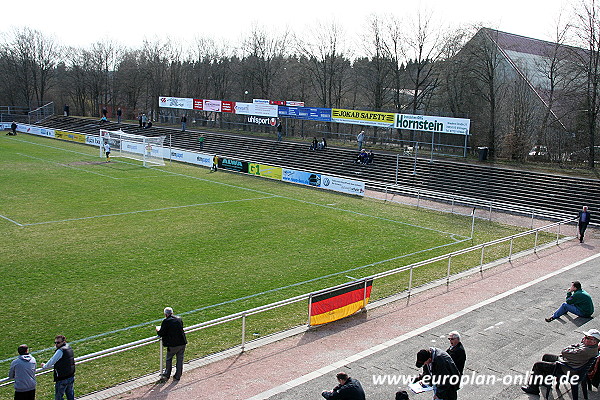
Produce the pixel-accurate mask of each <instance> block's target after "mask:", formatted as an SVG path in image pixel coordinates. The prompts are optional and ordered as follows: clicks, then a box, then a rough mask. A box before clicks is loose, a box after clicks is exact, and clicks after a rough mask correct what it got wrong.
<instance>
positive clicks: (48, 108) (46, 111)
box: [28, 102, 54, 124]
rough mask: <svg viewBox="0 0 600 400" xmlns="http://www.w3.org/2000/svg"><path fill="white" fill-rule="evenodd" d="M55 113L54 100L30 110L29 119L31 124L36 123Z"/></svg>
mask: <svg viewBox="0 0 600 400" xmlns="http://www.w3.org/2000/svg"><path fill="white" fill-rule="evenodd" d="M52 115H54V102H50V103H48V104H45V105H43V106H41V107H38V108H36V109H35V110H32V111H29V113H28V119H29V123H30V124H35V123H39V122H42V121H43V120H45V119H46V118H49V117H51V116H52Z"/></svg>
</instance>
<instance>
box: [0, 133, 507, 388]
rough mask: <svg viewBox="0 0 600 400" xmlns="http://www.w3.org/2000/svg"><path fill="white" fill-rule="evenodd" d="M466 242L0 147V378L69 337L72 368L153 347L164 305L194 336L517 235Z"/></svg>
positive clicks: (94, 162) (265, 191)
mask: <svg viewBox="0 0 600 400" xmlns="http://www.w3.org/2000/svg"><path fill="white" fill-rule="evenodd" d="M470 230H471V219H470V218H465V217H461V216H456V215H448V214H443V213H437V212H430V211H424V210H421V209H414V208H413V207H408V206H402V205H397V204H389V203H384V202H381V201H378V200H373V199H368V198H357V197H352V196H345V195H340V194H336V193H331V192H326V191H321V190H313V189H309V188H306V187H302V186H296V185H290V184H284V183H281V182H275V181H271V180H268V179H262V178H256V177H252V176H243V175H239V174H234V173H226V172H222V171H219V172H217V173H211V172H210V171H209V170H208V169H204V168H197V167H192V166H188V165H182V164H176V163H173V164H171V165H169V164H168V165H166V166H165V167H160V168H144V167H142V166H141V165H140V164H139V163H137V162H135V161H131V160H127V159H120V158H113V160H112V161H111V162H110V163H107V162H104V160H103V159H102V158H100V157H99V155H98V149H97V148H93V147H88V146H83V145H78V144H74V143H67V142H60V141H56V140H50V139H45V138H40V137H35V136H28V135H19V136H17V137H6V136H2V137H0V234H1V237H2V242H1V243H0V279H1V280H2V282H3V283H2V291H0V301H1V304H3V305H4V309H5V315H4V316H3V318H2V319H1V320H0V329H1V330H2V331H3V332H5V333H6V337H7V340H4V341H2V343H0V368H4V370H6V371H8V365H9V363H10V360H11V359H12V358H13V357H14V356H15V355H16V349H17V346H18V345H19V344H21V343H27V344H28V345H29V346H30V347H31V348H32V350H33V351H34V353H33V354H34V355H35V356H36V358H37V359H38V362H46V361H47V359H48V358H49V357H50V356H51V354H52V342H53V338H54V336H55V335H56V334H64V335H65V336H66V337H67V340H68V341H69V342H71V343H72V344H73V347H74V349H75V352H76V356H81V355H83V354H86V353H89V352H92V351H97V350H100V349H105V348H108V347H111V346H115V345H118V344H123V343H127V342H129V341H133V340H137V339H141V338H146V337H149V336H152V335H153V334H154V325H156V324H158V323H159V322H160V320H161V319H162V309H163V308H164V307H165V306H167V305H168V306H172V307H173V308H174V310H175V313H176V314H180V315H183V318H184V322H185V324H186V325H191V324H195V323H199V322H202V321H206V320H210V319H213V318H216V317H219V316H223V315H227V314H230V313H234V312H237V311H241V310H245V309H249V308H252V307H256V306H258V305H262V304H267V303H270V302H273V301H277V300H282V299H285V298H289V297H292V296H295V295H299V294H303V293H307V292H310V291H313V290H317V289H322V288H325V287H328V286H332V285H337V284H340V283H343V282H347V281H350V280H354V279H357V278H361V277H364V276H368V275H371V274H373V273H376V272H379V271H383V270H388V269H391V268H396V267H399V266H402V265H406V264H409V263H412V262H415V261H418V260H422V259H427V258H431V257H433V256H436V255H440V254H444V253H448V252H450V251H454V250H457V249H459V248H464V247H468V246H470V245H472V244H473V243H481V242H484V241H488V240H491V239H495V238H498V237H503V236H507V235H509V234H512V233H515V232H516V228H514V227H506V226H500V225H497V224H488V223H486V222H480V221H478V222H477V228H476V236H475V238H474V242H473V241H471V240H468V237H469V236H470ZM399 289H402V288H401V287H399ZM373 295H374V297H377V282H376V283H375V285H374V289H373ZM303 307H304V306H303ZM304 310H305V308H304V309H301V310H300V311H301V312H302V311H304ZM301 312H300V314H301ZM265 318H266V319H269V318H271V317H269V316H265ZM277 318H279V317H276V318H275V319H277ZM301 318H305V316H302V317H301ZM292 319H293V318H292ZM302 322H303V321H302V320H301V319H300V320H299V323H302ZM255 323H256V326H253V329H254V331H259V332H260V329H261V326H262V325H261V323H260V320H259V321H258V322H255ZM287 323H289V318H288V321H287ZM281 327H282V328H283V327H285V323H283V322H281ZM231 329H232V331H231V333H224V332H221V331H219V332H216V331H208V332H205V333H203V335H205V337H204V338H203V339H202V341H207V342H210V343H211V345H210V346H209V345H206V346H203V347H198V348H197V349H196V350H193V347H192V350H190V352H188V353H190V354H186V357H188V358H189V356H191V355H192V354H193V355H196V356H200V355H202V354H206V353H207V352H210V351H216V350H218V349H219V348H222V347H223V346H224V347H227V346H228V342H227V339H226V338H228V337H229V336H231V337H232V338H234V339H232V340H236V339H235V337H236V335H238V336H239V334H238V333H235V332H236V329H239V327H235V328H231ZM237 332H239V331H237ZM237 340H238V343H239V337H238V338H237ZM198 341H200V339H198ZM233 344H235V341H234V342H233ZM229 345H232V344H229ZM136 352H139V351H138V350H136ZM152 352H153V354H156V349H155V348H154V347H153V349H152ZM148 357H149V356H148V355H147V353H144V352H143V351H142V352H141V353H139V355H137V356H136V357H135V358H140V359H143V358H148ZM151 357H154V358H155V356H151ZM154 358H153V359H152V364H151V365H150V364H148V363H146V362H145V361H139V362H138V363H137V364H136V365H135V368H133V367H132V368H133V369H131V370H125V371H124V372H123V373H114V371H115V367H114V366H113V367H110V363H111V361H110V360H106V361H101V362H98V363H99V364H100V363H102V364H104V363H107V364H108V365H109V367H108V368H109V369H110V373H107V376H108V377H106V378H97V377H96V378H89V379H87V380H86V378H83V377H81V378H80V380H79V383H78V388H79V390H78V391H77V392H78V394H81V393H83V392H85V391H90V390H93V389H98V388H100V387H102V386H106V385H109V384H114V383H115V382H114V381H113V380H117V381H118V380H124V379H128V378H132V377H134V376H137V375H135V374H138V375H139V374H143V373H146V372H150V371H152V368H157V362H156V360H155V359H154ZM114 362H116V363H119V361H114ZM93 363H94V362H92V363H91V364H93ZM148 365H150V367H148ZM152 365H154V367H152ZM86 368H87V369H88V370H89V369H91V368H90V367H84V368H82V371H83V370H85V369H86ZM82 373H83V372H82ZM78 374H79V373H78ZM131 374H133V375H131ZM4 376H5V375H4ZM40 380H51V378H48V379H45V378H40ZM42 390H43V389H42ZM38 391H39V390H38ZM9 392H10V391H9V390H2V392H1V393H0V395H2V396H5V395H8V394H9Z"/></svg>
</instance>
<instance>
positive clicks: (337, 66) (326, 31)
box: [297, 22, 350, 108]
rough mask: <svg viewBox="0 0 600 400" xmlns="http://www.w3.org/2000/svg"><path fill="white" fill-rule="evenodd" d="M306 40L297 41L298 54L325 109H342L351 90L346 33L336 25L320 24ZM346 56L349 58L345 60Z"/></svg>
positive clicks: (332, 23) (320, 103) (319, 101)
mask: <svg viewBox="0 0 600 400" xmlns="http://www.w3.org/2000/svg"><path fill="white" fill-rule="evenodd" d="M308 32H310V33H309V34H308V35H306V36H305V37H302V38H301V39H300V38H297V48H298V52H299V53H300V55H301V56H302V58H303V61H304V62H305V63H304V64H305V68H306V71H307V75H308V76H309V77H310V82H311V84H312V86H313V89H314V93H315V95H316V98H317V102H318V103H319V105H320V106H321V107H332V108H335V107H339V106H340V104H341V101H342V97H343V95H344V93H345V91H346V89H347V87H346V85H345V84H344V82H345V81H346V78H347V74H348V72H349V69H350V62H349V60H348V58H347V55H348V50H347V49H346V48H345V42H344V41H343V38H344V33H343V31H342V30H341V28H340V27H339V25H337V24H336V23H335V22H331V23H330V24H328V25H323V24H318V25H317V26H316V27H315V28H313V29H309V30H308ZM344 52H346V56H344Z"/></svg>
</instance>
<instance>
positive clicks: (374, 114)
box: [331, 108, 396, 128]
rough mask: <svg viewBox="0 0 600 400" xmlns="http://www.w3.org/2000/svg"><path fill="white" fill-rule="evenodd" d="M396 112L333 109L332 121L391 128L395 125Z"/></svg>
mask: <svg viewBox="0 0 600 400" xmlns="http://www.w3.org/2000/svg"><path fill="white" fill-rule="evenodd" d="M395 116H396V114H393V113H384V112H378V111H362V110H343V109H339V108H332V109H331V121H332V122H341V123H343V124H355V125H369V126H379V127H383V128H391V127H393V126H394V117H395Z"/></svg>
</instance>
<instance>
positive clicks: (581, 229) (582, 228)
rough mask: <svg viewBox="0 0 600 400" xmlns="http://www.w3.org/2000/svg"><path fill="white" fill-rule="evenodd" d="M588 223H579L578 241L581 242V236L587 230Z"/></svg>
mask: <svg viewBox="0 0 600 400" xmlns="http://www.w3.org/2000/svg"><path fill="white" fill-rule="evenodd" d="M587 226H588V223H587V222H581V221H579V240H583V235H584V234H585V230H586V229H587Z"/></svg>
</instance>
